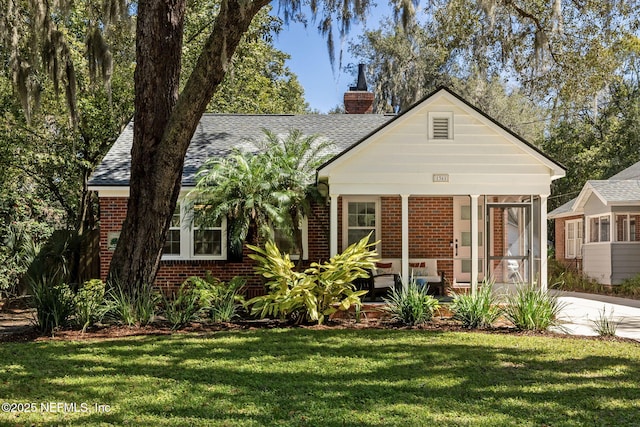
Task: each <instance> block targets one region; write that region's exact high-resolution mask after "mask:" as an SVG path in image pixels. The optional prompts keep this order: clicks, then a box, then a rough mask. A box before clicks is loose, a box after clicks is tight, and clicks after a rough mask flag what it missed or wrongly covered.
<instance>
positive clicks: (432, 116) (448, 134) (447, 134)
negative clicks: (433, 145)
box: [429, 112, 453, 140]
mask: <svg viewBox="0 0 640 427" xmlns="http://www.w3.org/2000/svg"><path fill="white" fill-rule="evenodd" d="M429 139H444V140H448V139H453V113H436V112H433V113H429Z"/></svg>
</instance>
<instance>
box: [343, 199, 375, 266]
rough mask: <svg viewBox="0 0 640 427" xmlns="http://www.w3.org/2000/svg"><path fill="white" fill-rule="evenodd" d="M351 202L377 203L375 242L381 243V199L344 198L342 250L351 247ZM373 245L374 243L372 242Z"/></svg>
mask: <svg viewBox="0 0 640 427" xmlns="http://www.w3.org/2000/svg"><path fill="white" fill-rule="evenodd" d="M351 202H362V203H375V207H374V209H375V226H374V227H373V228H374V230H375V234H376V236H375V240H378V241H380V240H381V237H382V236H381V235H380V230H381V227H380V218H381V215H380V197H366V196H342V248H343V250H344V249H346V248H347V246H349V203H351ZM370 243H373V242H370ZM376 250H377V252H378V255H379V256H381V255H382V254H381V253H380V245H379V244H378V247H377V248H376Z"/></svg>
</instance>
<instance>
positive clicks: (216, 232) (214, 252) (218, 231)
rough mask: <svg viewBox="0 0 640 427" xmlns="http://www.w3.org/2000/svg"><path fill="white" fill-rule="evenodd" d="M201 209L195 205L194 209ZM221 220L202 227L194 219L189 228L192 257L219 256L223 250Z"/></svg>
mask: <svg viewBox="0 0 640 427" xmlns="http://www.w3.org/2000/svg"><path fill="white" fill-rule="evenodd" d="M197 209H202V207H201V206H195V207H194V210H197ZM223 234H224V233H223V229H222V221H218V222H217V223H216V224H213V225H210V226H207V227H203V226H202V225H201V224H198V223H197V222H195V221H194V224H193V227H192V229H191V241H192V245H191V248H192V250H193V257H218V258H219V257H221V256H222V255H223V252H224V246H225V245H224V243H225V242H224V241H223V240H222V236H223Z"/></svg>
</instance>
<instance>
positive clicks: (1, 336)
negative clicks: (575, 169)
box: [0, 313, 640, 345]
mask: <svg viewBox="0 0 640 427" xmlns="http://www.w3.org/2000/svg"><path fill="white" fill-rule="evenodd" d="M5 318H6V313H5ZM287 327H288V328H303V329H310V330H331V329H353V330H358V329H389V330H424V331H440V332H479V333H487V334H510V335H522V336H546V337H555V338H570V339H586V340H600V341H614V342H629V343H634V344H638V345H640V343H639V342H638V341H635V340H632V339H627V338H621V337H599V336H590V337H587V336H577V335H566V334H559V333H554V332H531V331H519V330H517V329H515V328H513V327H510V326H505V325H503V326H497V327H494V328H491V329H468V328H465V327H463V326H462V325H461V324H460V323H459V322H457V321H454V320H451V319H450V318H439V317H434V319H433V320H432V321H431V322H429V323H426V324H424V325H418V326H404V325H401V324H399V323H395V322H391V321H389V320H386V319H362V320H361V321H360V322H356V321H354V320H353V319H333V320H330V321H328V322H327V323H326V324H323V325H293V324H291V323H287V322H281V321H277V320H239V321H236V322H232V323H217V324H208V323H191V324H190V325H188V326H186V327H184V328H182V329H180V330H172V329H171V327H170V326H169V325H168V324H167V323H166V322H162V321H160V322H156V323H154V324H152V325H148V326H118V325H99V326H96V327H93V328H90V329H88V330H87V331H86V332H82V331H79V330H72V329H65V330H59V331H56V332H55V334H54V335H52V336H48V335H42V333H40V332H39V331H38V330H37V329H36V328H35V327H33V326H29V327H27V328H26V329H25V328H24V327H22V328H19V329H16V330H15V331H8V330H7V329H6V328H5V330H4V332H3V333H0V342H28V341H49V340H56V341H81V340H112V339H118V338H123V337H132V336H159V335H173V334H195V335H202V336H206V335H208V334H211V333H215V332H220V331H240V330H256V329H273V328H287Z"/></svg>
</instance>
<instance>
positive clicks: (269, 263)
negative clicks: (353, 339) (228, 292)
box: [247, 236, 376, 324]
mask: <svg viewBox="0 0 640 427" xmlns="http://www.w3.org/2000/svg"><path fill="white" fill-rule="evenodd" d="M368 241H369V237H368V236H367V237H365V238H363V239H362V240H360V241H359V242H357V243H354V244H353V245H351V246H349V247H348V248H347V249H346V250H345V251H344V252H343V253H341V254H338V255H336V256H334V257H333V258H331V259H330V260H329V261H328V262H325V263H323V264H318V263H312V264H311V266H310V267H309V268H307V269H306V270H305V271H304V272H297V271H294V264H293V262H291V259H290V258H289V255H286V254H281V253H280V251H279V250H278V248H277V247H276V245H275V243H273V242H271V241H268V242H267V243H266V245H265V249H261V248H258V247H256V246H250V245H247V246H248V247H249V248H250V249H251V250H253V251H254V252H255V253H254V254H251V255H249V257H251V258H252V259H254V260H256V261H257V262H258V266H257V267H256V271H257V272H258V273H260V274H262V276H264V277H265V278H266V279H267V280H268V282H267V284H266V286H267V287H268V288H269V293H268V294H267V295H264V296H259V297H255V298H253V299H251V300H249V301H248V302H247V305H249V306H252V308H251V313H252V314H257V315H259V316H260V317H263V318H264V317H267V316H277V317H280V318H281V319H291V320H295V321H297V322H302V321H309V322H318V323H319V324H321V323H322V322H323V321H324V319H325V317H326V316H329V315H331V314H333V313H335V312H336V311H337V310H348V309H349V308H350V307H351V305H356V306H358V305H360V304H361V302H360V297H361V296H362V295H364V294H366V293H367V291H357V290H356V289H355V286H354V285H353V284H352V282H353V281H354V280H355V279H358V278H366V277H367V276H368V274H369V273H368V272H367V269H371V268H373V265H374V261H375V256H376V253H375V252H373V251H371V250H369V248H370V247H371V246H373V245H375V243H372V244H368V243H367V242H368Z"/></svg>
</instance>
